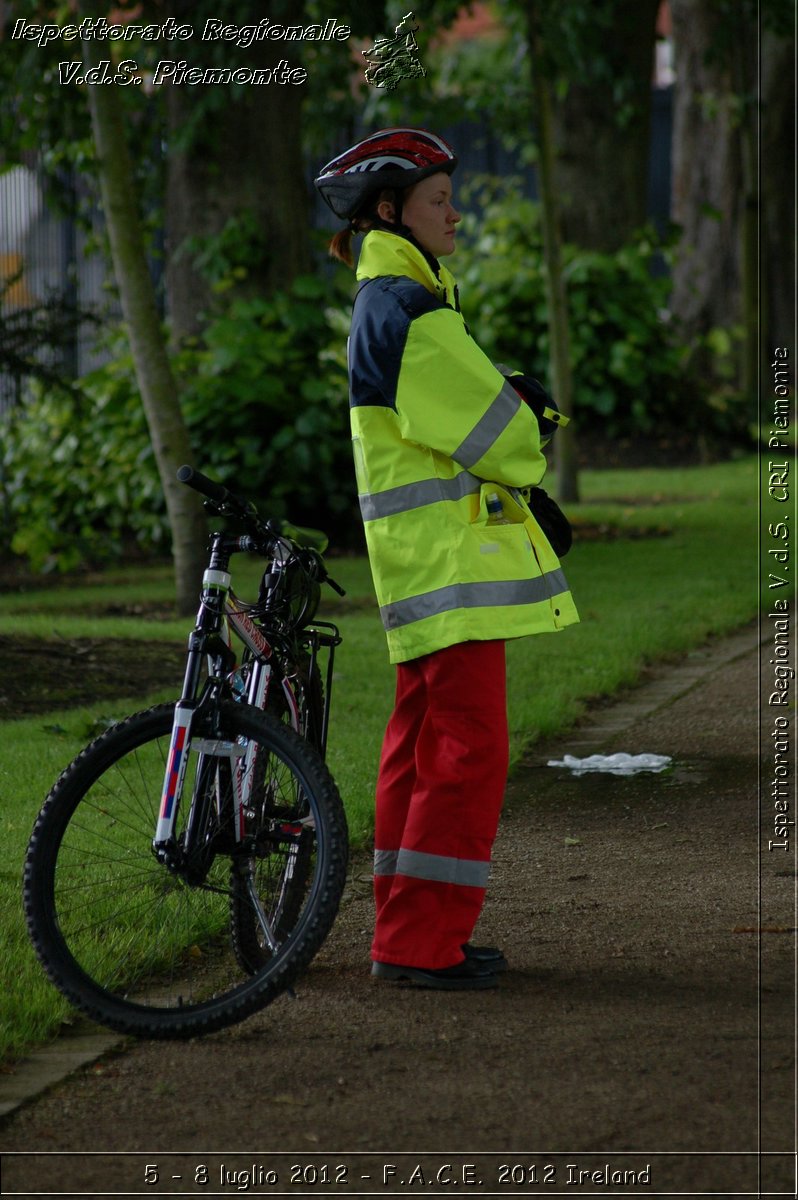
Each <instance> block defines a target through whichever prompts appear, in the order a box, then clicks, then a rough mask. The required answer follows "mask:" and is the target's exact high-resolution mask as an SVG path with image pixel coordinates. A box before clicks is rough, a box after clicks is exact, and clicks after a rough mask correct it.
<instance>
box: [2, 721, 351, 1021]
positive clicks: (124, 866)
mask: <svg viewBox="0 0 798 1200" xmlns="http://www.w3.org/2000/svg"><path fill="white" fill-rule="evenodd" d="M173 711H174V709H173V706H172V705H171V704H165V705H158V706H156V707H155V708H152V709H148V710H147V711H145V712H141V713H137V714H135V715H134V716H131V717H129V718H128V719H127V720H125V721H123V722H121V723H120V724H118V725H116V726H113V727H112V728H111V729H110V730H108V731H107V732H106V733H104V734H103V735H102V736H101V737H100V738H98V739H97V740H96V741H94V742H92V743H91V745H89V746H87V747H86V749H85V750H84V751H83V752H82V753H81V754H80V755H79V756H78V757H77V758H76V759H75V761H74V762H73V763H72V764H71V765H70V766H69V767H67V769H66V770H65V771H64V772H63V774H62V775H61V777H60V778H59V779H58V781H57V782H56V784H55V785H54V787H53V789H52V791H51V792H50V794H49V795H48V797H47V799H46V800H45V803H44V805H43V807H42V810H41V812H40V814H39V816H38V819H37V821H36V824H35V826H34V829H33V833H32V835H31V839H30V843H29V847H28V854H27V858H26V862H25V871H24V905H25V913H26V918H27V922H28V929H29V932H30V935H31V939H32V941H33V945H34V947H35V949H36V953H37V954H38V956H39V958H40V960H41V962H42V964H43V966H44V968H45V970H46V972H47V974H48V976H49V977H50V979H51V980H52V982H53V983H54V984H55V985H56V986H57V987H58V988H59V989H60V990H61V991H62V992H63V993H64V994H65V995H66V996H67V997H68V999H69V1000H70V1001H71V1002H72V1003H73V1004H75V1005H76V1006H77V1007H78V1008H79V1009H81V1010H82V1011H83V1012H85V1013H86V1014H87V1015H88V1016H90V1017H91V1018H92V1019H93V1020H95V1021H98V1022H100V1023H101V1024H104V1025H107V1026H109V1027H111V1028H112V1029H115V1030H118V1031H119V1032H121V1033H125V1034H135V1035H139V1036H145V1037H154V1038H180V1037H191V1036H196V1035H198V1034H203V1033H210V1032H212V1031H213V1030H216V1029H221V1028H223V1027H225V1026H227V1025H230V1024H233V1023H235V1022H237V1021H240V1020H243V1019H244V1018H245V1017H247V1016H249V1015H250V1014H251V1013H253V1012H255V1011H257V1010H258V1009H260V1008H263V1007H264V1006H265V1005H267V1004H269V1003H271V1001H272V1000H274V999H275V998H276V997H277V996H278V995H279V994H280V993H282V992H283V991H285V990H286V989H287V988H288V987H290V986H291V984H292V983H293V982H294V981H295V980H296V978H297V976H298V975H299V974H300V972H301V971H303V970H304V969H305V968H306V967H307V965H308V964H309V963H310V961H311V959H312V958H313V956H314V954H315V953H316V952H317V950H318V949H319V947H320V946H321V944H322V942H323V941H324V938H325V937H326V935H327V933H328V932H329V930H330V927H331V926H332V923H333V921H334V919H335V915H336V912H337V909H338V903H339V900H340V896H341V892H342V890H343V886H344V882H345V876H346V858H347V831H346V820H345V816H344V812H343V806H342V804H341V800H340V796H339V795H338V791H337V789H336V787H335V784H334V782H333V780H332V777H331V776H330V774H329V772H328V770H327V768H326V766H325V765H324V764H323V762H322V761H321V759H320V757H319V755H318V754H317V753H316V752H315V750H314V749H313V748H312V747H311V746H310V745H308V743H307V742H306V741H304V740H303V739H302V738H300V737H299V736H298V735H297V734H296V733H295V732H294V731H293V730H291V729H289V728H286V727H285V725H283V724H281V723H279V722H278V721H277V720H275V719H274V718H273V717H270V716H268V715H266V714H264V713H261V712H259V711H258V710H256V709H253V708H251V707H250V706H248V705H246V704H242V703H238V702H229V703H225V704H223V705H222V706H221V733H222V736H223V738H224V739H225V741H229V742H230V743H235V742H236V741H237V739H238V740H239V744H241V745H246V744H247V743H248V742H250V741H252V742H254V743H255V745H256V746H257V753H256V755H255V762H256V764H257V765H258V772H257V775H256V785H255V787H254V789H253V795H252V797H251V803H250V805H249V808H248V810H247V814H246V830H245V833H246V840H245V842H244V843H243V844H237V843H236V842H235V839H234V836H233V831H232V822H231V821H230V819H229V818H230V815H231V811H232V810H231V805H230V802H229V801H230V798H229V796H227V795H226V794H225V792H226V790H227V787H228V784H229V779H230V770H231V768H230V765H229V764H230V762H231V761H235V760H227V759H224V758H222V759H213V760H212V761H213V762H214V763H215V762H218V763H219V764H220V769H219V771H218V772H216V774H215V776H214V780H213V783H212V786H211V785H209V784H208V782H207V780H205V779H204V778H203V779H201V782H200V785H199V786H201V787H203V788H205V789H206V790H207V792H208V794H207V795H206V796H205V799H206V801H209V804H208V805H207V807H208V808H209V809H210V814H211V816H210V820H209V826H208V831H207V841H206V844H205V849H204V850H203V853H202V854H201V855H200V857H199V859H198V863H199V865H198V873H199V875H198V878H199V881H198V882H194V883H191V884H189V883H187V882H186V881H185V880H184V879H183V878H181V877H180V876H179V875H177V874H175V873H172V872H170V871H169V870H168V869H167V868H166V867H165V866H163V865H162V864H161V863H159V862H157V861H156V859H155V857H154V855H153V852H152V848H151V843H152V838H153V834H154V830H155V823H156V819H157V815H158V809H159V806H160V799H161V787H162V783H163V772H164V768H165V761H166V756H167V753H168V747H169V739H170V734H171V728H172V718H173ZM198 758H199V759H200V761H202V756H198V755H195V754H193V753H189V764H190V765H189V769H188V771H187V774H186V784H185V787H184V794H183V801H182V804H181V811H180V814H179V820H181V821H183V822H184V821H185V818H186V817H187V810H188V808H189V798H190V796H191V788H192V781H193V771H194V767H193V763H194V760H195V759H198ZM204 761H205V763H206V765H207V761H208V760H207V757H206V758H205V759H204ZM179 828H180V827H179ZM179 828H178V832H179ZM299 868H301V870H299ZM250 871H254V879H255V886H256V891H257V894H258V897H259V900H260V904H261V905H262V908H263V910H265V913H266V917H267V918H268V922H269V924H270V929H271V930H272V932H273V934H274V937H275V939H276V942H277V945H276V947H272V948H270V949H268V952H267V951H266V950H264V946H265V941H264V939H263V935H262V934H261V933H260V930H261V926H260V924H259V922H258V921H257V918H256V916H255V913H254V910H253V908H252V905H251V904H250V902H249V900H248V898H247V897H248V891H247V890H245V889H243V886H242V885H243V881H244V879H245V877H246V873H247V872H250ZM300 878H301V887H300V886H297V887H296V888H293V887H292V884H293V882H294V880H297V881H298V880H300ZM236 911H237V914H238V915H237V919H234V920H233V921H232V922H231V915H233V914H234V913H235V912H236ZM242 927H246V929H247V930H249V931H250V932H251V931H252V930H253V929H257V930H258V931H259V939H260V940H258V948H259V952H258V954H257V955H256V956H254V957H253V955H254V951H253V950H252V949H251V948H250V953H249V956H248V958H246V960H245V962H244V963H243V964H242V962H241V961H240V953H239V949H237V948H236V939H237V937H238V938H239V939H240V936H241V935H240V930H241V928H242ZM247 936H248V935H247Z"/></svg>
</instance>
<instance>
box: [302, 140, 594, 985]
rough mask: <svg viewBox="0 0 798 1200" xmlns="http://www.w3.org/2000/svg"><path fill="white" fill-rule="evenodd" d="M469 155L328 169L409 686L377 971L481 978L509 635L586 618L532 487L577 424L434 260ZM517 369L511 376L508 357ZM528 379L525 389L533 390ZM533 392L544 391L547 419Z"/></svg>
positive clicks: (373, 482) (378, 520) (367, 449)
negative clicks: (502, 347)
mask: <svg viewBox="0 0 798 1200" xmlns="http://www.w3.org/2000/svg"><path fill="white" fill-rule="evenodd" d="M456 163H457V160H456V158H455V156H454V154H453V152H452V150H451V148H450V147H449V146H448V145H447V144H446V142H444V141H443V139H441V138H439V137H436V136H435V135H433V134H431V133H428V132H426V131H425V130H421V129H386V130H381V131H379V132H378V133H375V134H373V135H372V136H371V137H368V138H366V139H365V140H364V141H362V142H359V143H358V144H357V145H356V146H353V147H351V148H350V149H349V150H347V151H345V152H344V153H343V154H341V155H340V156H339V157H338V158H336V159H333V161H332V162H330V163H328V164H327V166H325V167H324V168H323V170H322V172H321V174H320V176H319V178H318V179H317V180H316V186H317V188H318V189H319V191H320V192H321V195H322V196H323V197H324V199H325V201H326V202H327V204H328V205H329V207H330V208H331V209H332V210H333V212H334V213H335V214H336V215H337V216H339V217H342V218H344V219H345V220H346V221H347V222H348V226H347V228H346V229H345V230H343V231H341V233H339V234H337V235H336V236H335V237H334V238H333V240H332V242H331V246H330V249H331V253H332V254H333V255H335V256H336V257H338V258H340V259H342V260H343V261H345V262H348V263H349V264H350V265H351V264H352V253H351V238H352V235H353V234H354V233H361V232H364V233H365V234H366V236H365V239H364V241H363V246H362V250H361V254H360V259H359V261H358V265H357V278H358V281H359V284H360V287H359V290H358V294H357V298H356V300H355V304H354V309H353V314H352V328H351V335H350V339H349V381H350V406H351V408H350V412H351V423H352V438H353V448H354V460H355V471H356V476H357V484H358V494H359V500H360V507H361V512H362V515H363V520H364V522H365V530H366V541H367V545H368V551H369V558H370V562H371V568H372V573H373V577H374V585H375V589H376V592H377V599H378V602H379V606H380V614H381V616H382V620H383V624H384V627H385V630H386V633H387V637H388V649H389V655H390V660H391V662H392V663H395V664H397V690H396V702H395V707H394V711H393V715H392V716H391V719H390V721H389V724H388V728H387V731H386V734H385V741H384V744H383V749H382V757H381V761H380V770H379V777H378V782H377V796H376V823H375V855H374V892H375V900H376V929H375V935H374V941H373V945H372V958H373V967H372V973H373V974H374V975H376V976H378V977H380V978H382V979H389V980H398V979H408V980H410V981H411V982H413V983H416V984H419V985H422V986H426V987H435V988H446V989H461V988H485V987H491V986H494V985H495V984H496V975H497V973H498V972H499V971H501V970H503V969H504V968H505V967H506V965H507V964H506V962H505V960H504V957H503V955H502V954H501V952H500V951H499V950H496V949H493V948H491V947H477V946H473V945H472V944H471V942H470V938H471V935H472V931H473V929H474V926H475V924H476V921H477V918H478V917H479V914H480V911H481V909H482V904H483V901H484V897H485V889H486V885H487V880H488V872H489V867H490V855H491V848H492V845H493V841H494V838H495V835H496V829H497V825H498V819H499V813H500V810H501V805H502V800H503V796H504V788H505V783H506V776H507V765H508V729H507V703H506V687H505V659H504V642H505V640H506V639H507V638H513V637H520V636H522V635H524V634H529V633H542V632H546V631H550V630H558V629H561V628H562V627H563V626H565V625H569V624H571V623H573V622H574V621H576V620H578V617H577V615H576V610H575V608H574V605H573V602H572V600H571V597H570V593H569V592H568V588H567V583H566V581H565V578H564V576H563V573H562V571H561V569H560V565H559V562H558V560H557V558H556V556H555V554H554V551H553V550H552V548H551V546H550V544H549V542H548V541H547V539H546V537H545V536H544V534H543V532H542V530H541V529H540V526H539V525H538V524H537V522H536V521H535V520H534V518H533V517H532V515H531V513H530V511H529V509H528V507H527V506H526V504H525V502H524V500H523V498H522V496H521V495H520V492H519V489H521V488H525V487H528V486H530V485H535V484H537V483H539V482H540V480H541V479H542V477H543V474H544V472H545V469H546V461H545V458H544V456H543V454H542V450H541V447H542V445H543V444H545V441H546V440H547V436H548V435H550V433H551V432H553V430H554V429H555V428H556V425H557V423H564V422H565V418H564V417H561V416H560V414H559V413H557V412H556V410H554V409H553V407H551V406H550V403H549V406H546V405H545V404H541V403H539V402H538V398H539V395H540V390H539V389H537V395H536V396H534V397H533V394H532V393H533V391H535V389H534V388H532V383H533V381H530V380H528V379H526V377H524V376H521V375H519V376H515V377H514V378H513V377H511V378H508V377H507V376H509V375H510V372H509V371H507V369H506V368H498V367H496V366H494V365H493V364H492V363H491V362H490V360H489V359H488V358H487V357H486V356H485V354H483V352H482V351H481V350H480V349H479V347H478V346H477V344H476V342H475V341H474V340H473V338H472V337H471V336H470V334H469V332H468V329H467V328H466V325H465V323H464V321H463V318H462V315H461V313H460V306H459V302H458V296H457V288H456V286H455V282H454V279H453V277H452V275H451V274H450V273H449V271H448V270H447V269H446V267H444V266H443V265H442V264H441V263H440V261H439V260H440V259H441V258H442V257H444V256H446V255H449V254H451V253H452V251H453V250H454V247H455V237H456V227H457V223H458V222H459V220H460V214H459V213H458V212H457V210H456V209H455V207H454V205H453V202H452V184H451V175H452V172H453V171H454V168H455V166H456ZM503 371H506V375H505V374H503V373H502V372H503ZM530 389H531V390H530ZM526 398H528V399H529V400H531V401H532V403H534V405H535V407H536V409H537V411H538V413H539V415H538V416H536V415H535V412H533V409H532V407H530V404H529V403H525V402H524V399H526Z"/></svg>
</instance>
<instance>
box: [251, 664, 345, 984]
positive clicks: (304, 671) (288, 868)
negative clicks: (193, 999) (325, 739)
mask: <svg viewBox="0 0 798 1200" xmlns="http://www.w3.org/2000/svg"><path fill="white" fill-rule="evenodd" d="M292 683H293V687H294V695H295V699H296V704H297V708H298V710H299V718H300V723H301V729H302V736H303V738H304V739H305V740H306V741H308V742H309V743H310V744H311V746H312V747H313V748H314V749H315V750H319V749H320V744H321V726H322V714H323V711H324V699H323V696H324V693H323V688H322V682H321V673H320V672H319V669H318V666H316V665H315V664H314V670H313V671H312V672H311V670H310V658H309V656H305V657H304V661H302V662H301V664H300V665H298V666H297V668H296V671H295V673H294V675H293V676H292ZM268 712H269V714H270V715H271V716H273V717H274V718H275V719H276V720H278V721H280V722H284V723H286V724H288V722H289V721H290V713H289V709H288V705H287V702H286V699H285V695H284V693H283V691H282V689H281V688H276V687H275V688H273V689H272V691H271V693H270V696H269V706H268ZM259 770H260V769H259V768H258V767H256V781H255V787H254V788H253V803H252V805H251V806H250V812H249V814H248V817H247V821H248V822H249V823H250V827H251V832H252V833H253V835H254V837H255V842H256V850H257V852H256V853H255V854H253V856H252V857H251V858H250V860H249V862H248V864H247V867H248V875H249V878H247V873H246V872H244V871H242V870H241V869H240V866H239V865H237V866H236V867H234V869H233V873H232V876H231V880H230V934H231V938H232V944H233V951H234V953H235V956H236V959H237V960H238V963H239V966H240V967H241V968H242V969H243V970H244V971H246V972H247V973H248V974H254V973H255V972H257V971H259V970H261V969H262V968H263V967H264V966H265V965H266V964H267V963H268V962H269V960H270V959H271V957H272V955H273V949H272V946H271V945H270V943H269V939H268V937H267V936H266V934H265V933H264V930H263V928H262V926H261V924H260V923H259V921H258V915H257V911H256V908H255V906H254V905H253V904H252V902H251V897H250V886H251V885H250V882H249V880H250V879H251V881H252V885H254V887H255V889H256V892H257V894H258V895H259V896H266V897H269V898H270V901H271V904H270V911H271V914H272V919H273V920H274V921H275V923H276V925H277V928H278V931H279V932H280V934H281V935H282V934H286V935H287V932H290V930H291V929H292V928H293V926H294V924H295V922H296V920H297V916H298V914H299V912H300V911H301V908H302V905H303V904H304V903H305V898H306V895H307V891H308V888H309V886H310V883H311V878H312V873H313V840H314V839H313V829H312V825H313V817H312V814H311V813H310V811H309V808H308V806H307V804H306V803H305V801H304V798H302V797H298V798H297V803H296V804H295V805H293V806H292V807H291V808H290V809H286V808H285V806H284V805H280V804H279V803H276V802H275V797H274V796H273V795H272V794H271V793H270V791H269V787H268V780H267V781H266V782H265V783H264V782H263V781H262V780H261V779H260V777H259ZM275 828H276V829H280V830H281V831H282V835H283V840H282V842H281V844H280V847H279V851H278V854H277V855H275V853H274V852H272V853H267V854H263V853H262V852H261V851H262V848H263V846H264V845H265V846H267V847H268V846H269V845H270V844H271V839H272V838H273V831H274V830H275ZM275 873H279V876H280V881H279V886H278V885H277V884H276V882H275Z"/></svg>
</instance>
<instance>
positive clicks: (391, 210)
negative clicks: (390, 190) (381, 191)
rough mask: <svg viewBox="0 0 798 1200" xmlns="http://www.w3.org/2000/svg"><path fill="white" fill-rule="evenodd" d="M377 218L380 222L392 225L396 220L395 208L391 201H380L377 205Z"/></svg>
mask: <svg viewBox="0 0 798 1200" xmlns="http://www.w3.org/2000/svg"><path fill="white" fill-rule="evenodd" d="M377 216H378V217H379V218H380V220H381V221H386V222H387V223H388V224H389V225H393V223H394V221H395V220H396V206H395V204H394V202H393V200H380V202H379V204H378V205H377Z"/></svg>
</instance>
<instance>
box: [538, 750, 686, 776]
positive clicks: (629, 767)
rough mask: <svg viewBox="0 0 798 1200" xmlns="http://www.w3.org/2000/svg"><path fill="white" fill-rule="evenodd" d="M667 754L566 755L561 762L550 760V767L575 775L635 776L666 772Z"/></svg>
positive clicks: (667, 764)
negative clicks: (559, 768) (602, 772)
mask: <svg viewBox="0 0 798 1200" xmlns="http://www.w3.org/2000/svg"><path fill="white" fill-rule="evenodd" d="M670 763H671V759H670V758H669V757H668V755H667V754H624V753H619V754H591V755H590V756H589V758H575V757H574V756H573V754H566V755H564V756H563V758H562V759H561V760H560V761H555V760H554V759H550V760H549V763H548V765H549V766H550V767H567V768H568V770H569V771H571V773H572V774H574V775H582V774H584V773H585V772H587V771H607V772H609V774H611V775H634V774H636V773H637V772H638V771H664V770H665V768H666V767H667V766H670Z"/></svg>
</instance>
